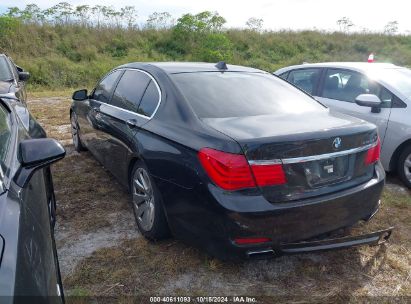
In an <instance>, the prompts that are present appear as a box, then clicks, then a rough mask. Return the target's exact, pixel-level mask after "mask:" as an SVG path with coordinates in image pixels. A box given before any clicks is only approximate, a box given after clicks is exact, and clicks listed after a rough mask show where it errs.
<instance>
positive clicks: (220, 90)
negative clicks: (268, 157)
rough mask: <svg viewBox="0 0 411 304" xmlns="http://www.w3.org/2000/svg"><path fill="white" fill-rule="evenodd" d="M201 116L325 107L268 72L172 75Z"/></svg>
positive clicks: (272, 112) (223, 115) (212, 116)
mask: <svg viewBox="0 0 411 304" xmlns="http://www.w3.org/2000/svg"><path fill="white" fill-rule="evenodd" d="M171 77H172V78H173V80H174V82H175V83H176V84H177V87H178V88H179V89H180V90H181V92H182V93H183V94H184V96H185V97H186V99H187V100H188V102H189V103H190V104H191V106H192V107H193V109H194V111H195V113H196V114H197V116H198V117H200V118H226V117H244V116H257V115H272V114H287V113H304V112H311V111H318V110H321V109H324V107H323V106H322V105H321V104H319V103H318V102H317V101H315V100H314V99H312V98H310V97H309V96H307V95H306V94H304V93H302V92H301V91H299V90H298V89H296V88H294V87H293V86H292V85H290V84H288V83H287V82H285V81H283V80H280V79H278V78H276V77H275V76H273V75H270V74H265V73H245V72H224V73H221V72H201V73H200V72H199V73H180V74H173V75H172V76H171Z"/></svg>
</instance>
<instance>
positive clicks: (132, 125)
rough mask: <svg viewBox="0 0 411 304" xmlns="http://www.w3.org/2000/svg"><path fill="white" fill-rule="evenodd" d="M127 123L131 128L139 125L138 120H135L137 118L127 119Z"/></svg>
mask: <svg viewBox="0 0 411 304" xmlns="http://www.w3.org/2000/svg"><path fill="white" fill-rule="evenodd" d="M126 124H127V126H129V127H130V128H136V127H138V124H137V120H135V119H129V120H127V121H126Z"/></svg>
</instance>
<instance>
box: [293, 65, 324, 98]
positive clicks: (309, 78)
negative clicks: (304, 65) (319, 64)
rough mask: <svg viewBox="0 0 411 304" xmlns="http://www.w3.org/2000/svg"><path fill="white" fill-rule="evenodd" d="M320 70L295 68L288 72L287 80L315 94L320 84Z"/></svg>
mask: <svg viewBox="0 0 411 304" xmlns="http://www.w3.org/2000/svg"><path fill="white" fill-rule="evenodd" d="M320 72H321V70H320V69H300V70H293V71H290V73H289V74H288V77H287V80H288V81H289V82H291V83H292V84H294V85H296V86H297V87H299V88H300V89H302V90H304V91H305V92H307V93H308V94H311V95H313V94H314V93H315V89H316V88H317V85H318V81H319V78H320Z"/></svg>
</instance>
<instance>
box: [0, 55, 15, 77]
mask: <svg viewBox="0 0 411 304" xmlns="http://www.w3.org/2000/svg"><path fill="white" fill-rule="evenodd" d="M9 80H13V74H12V73H11V71H10V67H9V65H8V63H7V61H6V58H5V57H4V56H0V81H9Z"/></svg>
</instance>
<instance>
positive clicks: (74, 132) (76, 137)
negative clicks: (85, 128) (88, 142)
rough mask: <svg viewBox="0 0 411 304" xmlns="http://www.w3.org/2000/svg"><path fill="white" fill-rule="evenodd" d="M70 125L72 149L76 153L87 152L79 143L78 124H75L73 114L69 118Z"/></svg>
mask: <svg viewBox="0 0 411 304" xmlns="http://www.w3.org/2000/svg"><path fill="white" fill-rule="evenodd" d="M70 124H71V137H72V138H73V145H74V149H75V150H76V151H77V152H81V151H85V150H87V149H86V148H85V147H84V146H83V144H82V142H81V139H80V134H79V127H78V122H77V115H76V113H74V112H73V113H72V114H71V116H70Z"/></svg>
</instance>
